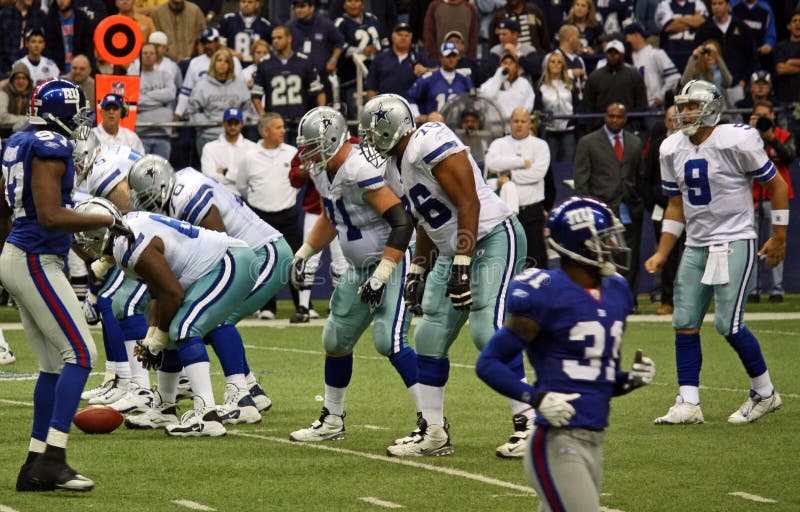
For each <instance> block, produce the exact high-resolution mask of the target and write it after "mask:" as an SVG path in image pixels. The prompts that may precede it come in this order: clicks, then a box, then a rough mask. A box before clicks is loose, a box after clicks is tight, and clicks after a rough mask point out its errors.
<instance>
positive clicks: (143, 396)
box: [109, 382, 155, 414]
mask: <svg viewBox="0 0 800 512" xmlns="http://www.w3.org/2000/svg"><path fill="white" fill-rule="evenodd" d="M154 404H155V396H154V395H153V392H152V391H151V390H149V389H146V388H143V387H141V386H139V385H138V384H135V383H133V382H131V384H130V387H129V388H128V392H127V393H125V394H124V395H123V396H122V398H120V399H119V400H117V401H116V402H114V403H111V404H109V407H111V408H112V409H114V410H115V411H119V412H121V413H122V414H133V413H138V412H142V413H144V412H147V411H149V410H150V409H151V408H152V407H153V405H154Z"/></svg>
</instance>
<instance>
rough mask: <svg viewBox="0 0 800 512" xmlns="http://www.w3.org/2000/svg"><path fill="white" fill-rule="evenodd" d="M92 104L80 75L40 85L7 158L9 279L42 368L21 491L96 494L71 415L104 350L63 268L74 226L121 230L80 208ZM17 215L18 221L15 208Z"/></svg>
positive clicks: (5, 272) (1, 265)
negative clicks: (75, 202)
mask: <svg viewBox="0 0 800 512" xmlns="http://www.w3.org/2000/svg"><path fill="white" fill-rule="evenodd" d="M87 112H88V105H87V104H86V98H85V96H84V94H83V91H82V90H81V89H80V88H79V87H78V86H77V85H76V84H75V83H73V82H71V81H69V80H64V79H55V78H54V79H50V80H47V81H45V82H41V83H40V84H39V85H38V86H37V87H36V89H34V91H33V97H32V98H31V118H30V126H29V127H27V128H26V129H24V130H23V131H20V132H17V133H15V134H13V135H12V136H11V137H10V138H9V139H8V141H7V143H6V147H5V150H4V152H3V160H2V171H3V175H2V180H0V182H1V183H0V185H2V190H3V192H4V198H3V199H2V200H1V201H0V202H2V203H4V205H3V207H2V208H0V213H2V214H3V218H1V219H0V223H2V224H3V225H6V224H7V223H9V222H11V232H10V233H9V234H8V237H7V238H6V239H5V240H4V242H5V244H4V246H3V251H2V255H0V281H2V285H3V286H4V287H5V289H6V290H8V292H9V294H11V295H12V296H13V297H14V299H15V300H16V302H17V304H18V306H19V313H20V318H21V320H22V326H23V328H24V330H25V335H26V337H27V338H28V341H29V343H30V344H31V348H32V349H33V353H34V354H35V356H36V360H37V362H38V366H39V376H38V377H37V380H36V387H35V389H34V392H33V426H32V428H31V438H30V443H29V445H28V458H27V460H26V461H25V464H24V465H23V466H22V468H21V469H20V471H19V475H18V477H17V484H16V488H17V490H18V491H52V490H56V489H65V490H72V491H88V490H91V489H92V488H93V487H94V482H92V480H90V479H88V478H86V477H84V476H82V475H80V474H78V473H77V472H75V471H74V470H73V469H72V468H71V467H69V466H68V465H67V462H66V447H67V439H68V436H69V429H70V425H71V423H72V417H73V416H74V415H75V411H76V410H77V407H78V403H79V402H80V396H81V391H82V390H83V387H84V385H85V384H86V379H87V378H88V376H89V372H90V371H91V369H92V366H93V365H94V362H95V358H96V356H97V353H96V350H95V345H94V341H93V340H92V335H91V333H90V332H89V325H88V324H87V323H86V319H85V318H84V317H83V313H82V312H81V306H80V303H79V302H78V298H77V296H76V295H75V292H74V291H73V289H72V286H71V285H70V283H69V279H68V278H67V277H66V275H65V274H64V264H65V258H66V257H67V253H68V251H69V248H70V245H71V241H72V233H73V232H76V231H81V230H84V229H95V228H108V227H110V226H111V227H113V230H114V231H115V232H123V231H125V227H124V225H123V224H122V222H121V221H120V219H118V218H115V217H113V216H111V215H108V214H102V215H81V214H79V213H76V212H74V211H73V210H72V193H73V190H74V188H75V168H74V165H73V161H72V151H73V142H72V141H71V140H70V138H71V137H76V136H82V137H85V136H86V135H87V134H88V133H89V130H90V124H89V120H88V118H87V117H86V113H87ZM9 214H10V216H11V217H10V219H9V217H8V215H9Z"/></svg>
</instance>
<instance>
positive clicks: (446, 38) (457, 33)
mask: <svg viewBox="0 0 800 512" xmlns="http://www.w3.org/2000/svg"><path fill="white" fill-rule="evenodd" d="M453 36H455V37H457V38H459V39H461V41H464V36H463V35H461V32H459V31H458V30H451V31H450V32H448V33H446V34H445V35H444V40H445V41H447V40H449V39H450V38H451V37H453Z"/></svg>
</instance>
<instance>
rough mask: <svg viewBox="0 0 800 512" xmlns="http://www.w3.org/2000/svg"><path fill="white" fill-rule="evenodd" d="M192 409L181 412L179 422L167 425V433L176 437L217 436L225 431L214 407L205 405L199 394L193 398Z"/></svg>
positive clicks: (222, 434)
mask: <svg viewBox="0 0 800 512" xmlns="http://www.w3.org/2000/svg"><path fill="white" fill-rule="evenodd" d="M194 407H195V408H194V409H190V410H188V411H186V412H185V413H183V416H181V421H180V423H177V424H172V425H167V427H166V430H167V435H169V436H176V437H200V436H205V437H219V436H224V435H225V434H226V433H227V431H226V430H225V426H224V425H223V424H222V422H221V421H220V419H219V414H218V413H217V409H216V408H215V407H206V405H205V402H203V399H202V398H200V397H199V396H196V397H195V398H194Z"/></svg>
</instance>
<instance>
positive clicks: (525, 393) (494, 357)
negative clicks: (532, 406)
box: [475, 327, 536, 404]
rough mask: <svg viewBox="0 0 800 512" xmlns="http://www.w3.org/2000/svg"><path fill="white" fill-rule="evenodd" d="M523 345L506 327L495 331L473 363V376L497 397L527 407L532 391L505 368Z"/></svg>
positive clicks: (522, 349) (522, 348)
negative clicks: (495, 392)
mask: <svg viewBox="0 0 800 512" xmlns="http://www.w3.org/2000/svg"><path fill="white" fill-rule="evenodd" d="M526 345H527V343H526V341H525V340H523V339H522V338H520V337H519V336H517V334H516V333H514V332H512V331H511V330H510V329H508V328H506V327H503V328H501V329H500V330H498V331H495V333H494V335H493V336H492V338H491V339H490V340H489V344H488V345H486V347H485V348H484V349H483V351H482V352H481V355H480V356H479V357H478V361H477V362H476V363H475V372H476V373H477V374H478V377H480V378H481V380H483V381H484V382H485V383H486V384H488V385H489V387H491V388H492V389H494V390H495V391H497V392H498V393H500V394H502V395H505V396H507V397H509V398H514V399H516V400H519V401H520V402H525V403H528V404H529V403H532V402H533V400H534V398H535V397H536V389H535V388H534V387H533V386H531V385H530V384H528V383H526V382H522V381H521V380H519V377H517V375H515V374H514V372H513V371H511V368H509V366H508V365H509V363H511V362H512V361H513V360H514V359H515V358H516V357H517V356H518V355H519V354H520V353H521V352H523V351H524V350H525V347H526Z"/></svg>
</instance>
